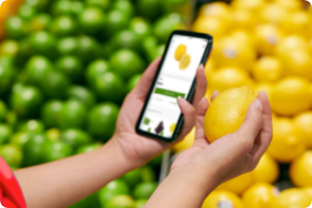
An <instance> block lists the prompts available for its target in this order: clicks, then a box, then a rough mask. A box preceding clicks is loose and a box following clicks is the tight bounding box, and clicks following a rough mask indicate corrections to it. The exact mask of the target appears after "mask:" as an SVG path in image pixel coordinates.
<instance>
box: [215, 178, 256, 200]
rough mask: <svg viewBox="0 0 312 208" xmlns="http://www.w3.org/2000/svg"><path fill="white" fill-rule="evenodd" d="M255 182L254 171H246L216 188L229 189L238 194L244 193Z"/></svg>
mask: <svg viewBox="0 0 312 208" xmlns="http://www.w3.org/2000/svg"><path fill="white" fill-rule="evenodd" d="M253 183H254V179H253V175H252V173H245V174H243V175H240V176H238V177H236V178H234V179H232V180H229V181H227V182H225V183H223V184H221V185H220V186H218V187H217V188H216V190H227V191H231V192H233V193H235V194H237V195H241V194H243V193H244V192H245V191H246V190H247V189H248V188H249V187H250V186H251V185H252V184H253Z"/></svg>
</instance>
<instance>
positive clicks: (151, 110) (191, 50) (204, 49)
mask: <svg viewBox="0 0 312 208" xmlns="http://www.w3.org/2000/svg"><path fill="white" fill-rule="evenodd" d="M212 41H213V39H212V37H211V36H210V35H208V34H201V33H195V32H188V31H174V32H173V33H172V34H171V35H170V38H169V41H168V43H167V46H166V49H165V52H164V55H163V58H162V60H161V62H160V65H159V67H158V70H157V73H156V76H155V78H154V80H153V83H152V86H151V88H150V90H149V93H148V95H147V98H146V101H145V104H144V107H143V109H142V112H141V114H140V117H139V120H138V122H137V124H136V132H137V133H138V134H140V135H143V136H146V137H150V138H154V139H159V140H163V141H166V142H172V141H174V140H176V138H177V137H178V135H179V133H180V131H181V128H182V126H183V122H184V119H183V115H182V113H181V110H180V108H179V106H178V103H177V99H178V97H179V96H181V97H182V98H184V99H186V100H188V101H191V100H192V98H193V95H194V93H195V86H196V71H197V68H198V66H199V65H200V64H203V65H205V64H206V62H207V59H208V56H209V53H210V50H211V47H212Z"/></svg>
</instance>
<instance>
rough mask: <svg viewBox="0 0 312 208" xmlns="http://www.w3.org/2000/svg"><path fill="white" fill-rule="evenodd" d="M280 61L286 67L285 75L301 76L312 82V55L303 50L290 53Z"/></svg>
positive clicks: (281, 57)
mask: <svg viewBox="0 0 312 208" xmlns="http://www.w3.org/2000/svg"><path fill="white" fill-rule="evenodd" d="M280 59H281V61H282V63H283V67H284V75H294V76H301V77H304V78H307V79H309V80H312V73H311V66H312V54H311V53H310V52H309V51H307V50H303V49H294V50H291V51H288V53H285V54H284V55H283V56H280Z"/></svg>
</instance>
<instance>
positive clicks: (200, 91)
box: [192, 64, 207, 108]
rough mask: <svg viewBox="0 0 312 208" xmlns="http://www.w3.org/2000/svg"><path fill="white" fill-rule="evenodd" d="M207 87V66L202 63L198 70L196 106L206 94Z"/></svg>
mask: <svg viewBox="0 0 312 208" xmlns="http://www.w3.org/2000/svg"><path fill="white" fill-rule="evenodd" d="M206 89H207V80H206V74H205V68H204V66H203V65H202V64H201V65H200V66H199V67H198V69H197V72H196V89H195V95H194V99H193V102H192V103H193V105H194V106H195V108H196V107H197V105H198V103H199V101H200V100H201V99H202V98H203V97H204V96H205V93H206Z"/></svg>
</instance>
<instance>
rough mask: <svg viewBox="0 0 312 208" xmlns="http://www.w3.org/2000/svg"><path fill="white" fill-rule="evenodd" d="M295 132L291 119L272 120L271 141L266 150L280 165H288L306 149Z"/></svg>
mask: <svg viewBox="0 0 312 208" xmlns="http://www.w3.org/2000/svg"><path fill="white" fill-rule="evenodd" d="M297 131H298V130H297V129H296V127H295V125H294V122H293V121H292V120H291V119H289V118H275V119H273V139H272V142H271V144H270V146H269V148H268V150H267V152H268V153H269V155H270V156H271V157H273V158H274V159H275V160H277V161H279V162H281V163H288V162H291V161H293V160H294V159H296V158H298V157H299V156H300V155H301V154H303V153H304V151H305V150H306V147H305V144H304V142H303V141H302V139H301V137H300V136H298V132H297Z"/></svg>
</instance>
